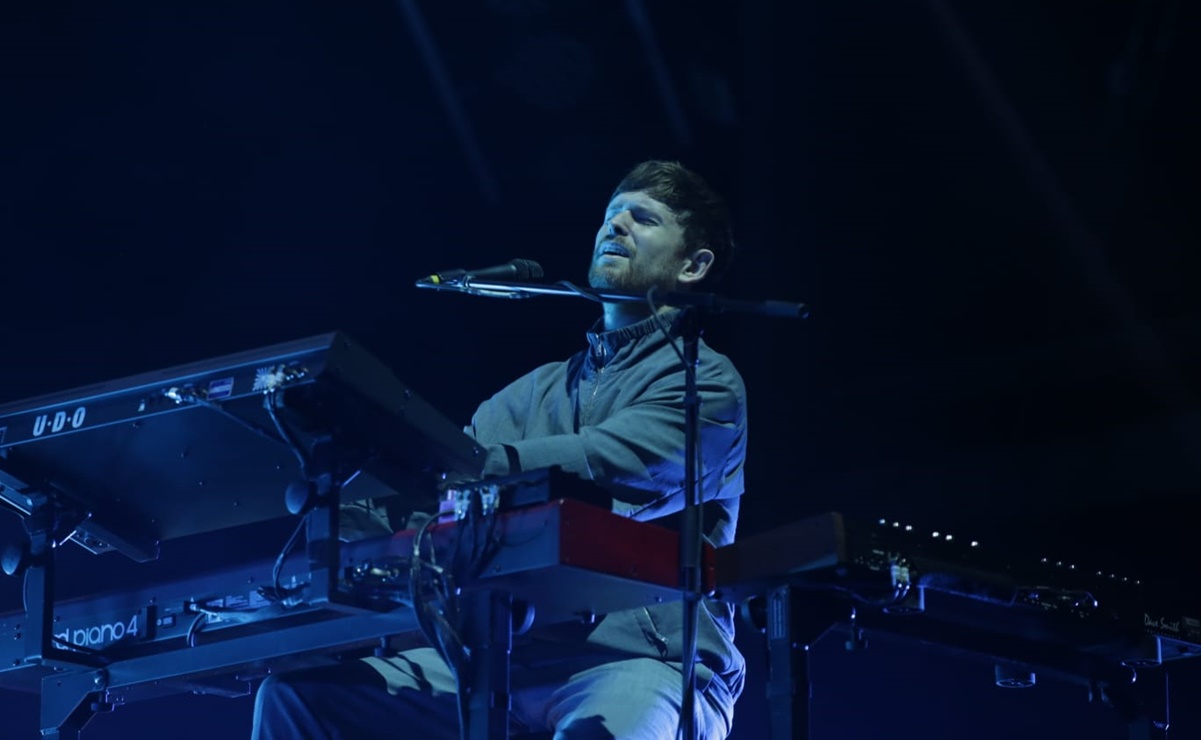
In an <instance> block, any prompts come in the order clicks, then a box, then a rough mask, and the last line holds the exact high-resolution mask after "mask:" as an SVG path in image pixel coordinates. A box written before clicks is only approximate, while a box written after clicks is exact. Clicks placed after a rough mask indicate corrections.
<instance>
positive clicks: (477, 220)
mask: <svg viewBox="0 0 1201 740" xmlns="http://www.w3.org/2000/svg"><path fill="white" fill-rule="evenodd" d="M414 9H415V10H416V11H418V12H417V13H416V14H414V13H413V12H412V11H413V10H414ZM640 18H641V19H642V20H643V21H644V22H640V21H639V19H640ZM1198 29H1199V25H1198V18H1197V12H1196V9H1195V8H1193V7H1192V6H1191V5H1189V4H1187V3H1179V2H1176V3H1173V2H1170V1H1169V0H1165V1H1164V2H1142V1H1140V2H1134V1H1133V0H1120V1H1115V2H1108V3H1101V4H1098V3H1094V2H1086V1H1085V0H1054V2H1034V0H1015V1H1014V2H1007V3H1003V4H984V5H983V6H982V5H981V4H979V3H969V2H951V1H950V0H910V1H906V2H881V1H879V0H848V1H846V2H840V3H813V2H808V1H807V0H802V2H796V3H792V2H774V3H773V2H769V1H768V0H746V1H745V2H741V3H723V2H716V1H710V2H685V1H684V0H661V1H658V2H637V1H636V0H628V1H623V2H619V1H618V0H574V1H573V2H551V1H550V0H464V1H462V2H430V1H428V0H427V1H426V2H417V1H416V0H413V1H412V2H398V3H395V4H394V3H387V2H364V3H356V4H352V5H349V6H345V5H343V4H339V3H332V2H329V3H321V2H291V3H285V2H272V1H271V0H262V2H258V3H253V4H246V3H235V2H225V3H220V2H212V3H205V4H203V6H202V7H201V6H195V5H185V4H182V3H170V2H169V3H161V2H159V3H152V2H134V1H131V2H125V3H113V4H100V3H92V2H61V1H60V2H38V3H30V2H25V3H20V2H10V3H6V4H4V6H3V8H2V9H0V33H2V34H3V36H2V41H3V42H2V43H0V49H3V51H2V52H0V54H2V55H3V56H2V62H3V66H2V67H0V80H3V83H2V84H3V88H2V95H0V99H3V101H4V105H3V109H2V110H0V142H2V143H0V185H2V187H3V190H2V191H0V296H2V300H3V320H2V321H0V402H3V401H14V400H19V399H22V398H26V397H30V396H33V395H37V394H40V393H44V392H50V391H56V390H60V389H64V388H69V387H73V386H77V385H82V384H85V383H91V382H96V381H100V380H106V379H111V378H118V377H122V376H125V375H130V374H134V373H139V372H143V371H147V370H153V369H158V368H163V367H168V366H170V365H173V364H177V363H180V362H185V361H192V360H199V359H204V358H208V357H213V356H216V355H220V354H224V353H227V352H232V351H237V350H243V349H251V348H255V347H259V346H263V345H266V344H270V343H273V342H277V341H284V340H288V339H293V338H298V337H302V336H307V335H311V334H317V333H320V332H323V331H327V330H331V329H342V330H345V331H347V332H348V333H350V334H351V335H352V336H355V337H356V338H358V339H359V340H360V341H361V342H362V343H363V344H365V345H367V346H368V347H370V348H372V350H373V351H374V352H375V353H376V354H378V355H379V356H380V357H381V358H382V359H384V360H385V361H387V362H388V363H389V364H390V365H392V366H393V367H394V368H395V369H396V371H397V373H398V374H399V375H400V376H401V377H402V378H404V379H405V380H406V381H407V382H409V383H410V384H412V385H413V386H414V387H415V388H417V389H418V390H419V391H420V392H421V393H422V394H423V395H424V396H426V397H427V398H429V399H430V400H432V401H433V402H434V403H435V405H436V406H437V407H438V408H439V409H440V410H441V411H443V412H444V413H445V414H446V415H447V416H448V417H450V418H451V419H454V420H455V421H457V422H460V421H463V420H466V418H467V417H468V415H469V414H470V412H471V410H472V409H473V408H474V406H475V404H476V403H478V401H479V400H480V399H481V398H483V397H485V396H486V395H487V394H489V393H491V392H492V391H494V390H495V389H497V388H498V387H500V386H501V385H502V384H503V383H505V382H506V381H507V380H509V379H510V378H512V377H513V376H515V375H516V374H518V373H519V372H521V371H523V370H524V369H526V368H528V367H530V366H532V365H533V364H535V363H538V362H542V361H545V360H550V359H556V358H560V357H562V356H564V355H566V354H567V353H569V352H571V351H573V350H574V349H575V348H577V347H578V346H579V343H580V341H581V335H582V332H583V330H584V329H585V328H586V327H587V325H588V324H589V323H590V322H591V320H592V319H593V317H594V315H595V311H594V308H593V307H592V306H591V305H590V304H587V303H585V302H583V301H570V300H566V299H558V298H546V299H538V300H536V301H526V302H502V301H488V300H484V299H480V298H474V297H469V296H459V295H435V294H430V293H426V292H424V291H417V290H415V289H413V287H412V282H413V279H414V278H416V277H417V276H419V275H423V274H428V273H430V272H432V271H435V270H439V269H444V268H452V267H472V266H481V265H490V264H495V263H499V262H503V261H506V260H508V259H510V258H511V257H515V256H520V257H526V258H531V259H536V260H538V261H539V262H541V263H542V264H543V266H544V267H545V269H546V272H547V274H548V277H550V278H552V279H570V280H582V279H583V276H584V273H585V270H586V264H587V260H588V254H589V249H590V244H591V241H590V240H591V238H592V234H593V233H594V230H595V228H596V227H597V226H598V225H599V220H600V218H601V215H602V212H603V207H604V204H605V201H606V199H607V196H608V193H609V191H610V189H611V188H612V186H613V184H614V183H615V181H616V179H617V178H618V177H619V176H620V175H621V174H622V173H623V172H624V170H625V169H627V168H628V167H629V166H630V165H632V164H633V163H634V162H636V161H638V160H640V159H643V158H648V157H660V158H678V159H681V160H682V161H684V162H685V163H686V164H689V165H690V166H692V167H694V168H695V169H697V170H699V171H701V172H703V173H705V174H706V175H708V176H709V177H710V179H711V180H713V181H714V183H715V184H716V185H718V186H719V187H720V188H721V189H722V190H723V191H724V192H726V193H728V194H729V196H730V199H731V202H732V205H733V207H734V211H735V214H736V217H737V224H736V225H737V231H738V236H739V238H740V244H741V246H742V248H743V251H742V254H741V255H740V257H739V260H738V263H737V264H736V267H735V270H734V272H733V274H732V275H731V276H730V280H729V281H728V282H727V283H726V284H725V286H724V291H725V292H726V294H728V295H731V296H734V297H740V298H772V299H781V300H795V301H804V302H806V303H808V304H810V305H811V306H812V307H813V314H812V318H811V319H810V320H809V321H806V322H789V321H784V320H779V319H762V318H758V317H751V316H738V315H725V316H721V317H718V318H716V319H714V320H713V321H712V322H711V324H710V326H709V328H708V332H707V337H708V339H709V341H710V343H711V344H713V345H714V346H716V347H718V348H719V349H721V350H722V351H724V352H726V353H727V354H729V355H730V356H731V357H733V358H734V360H735V361H736V362H737V363H738V365H739V366H740V368H741V369H742V372H743V374H744V376H745V379H746V381H747V385H748V387H749V392H750V402H751V404H752V408H751V414H752V416H751V433H752V441H751V445H752V447H751V452H750V459H749V468H748V486H749V489H748V495H747V497H746V503H745V506H744V519H743V525H742V533H743V534H744V535H750V534H754V533H757V532H762V531H765V530H767V529H769V528H771V527H774V526H777V525H779V524H780V523H782V522H785V521H788V520H792V519H799V518H801V517H804V516H807V515H811V514H816V513H819V512H823V511H831V510H833V511H843V512H846V513H847V514H848V515H851V516H855V517H862V518H872V519H874V518H876V517H878V516H886V517H889V518H900V519H904V520H905V521H908V522H913V523H914V524H917V525H919V526H923V527H925V526H929V527H936V528H944V529H946V528H953V529H955V530H956V531H959V532H963V533H964V534H965V535H970V536H977V537H979V538H980V539H981V540H984V541H986V542H989V543H998V544H1004V545H1013V546H1015V547H1020V548H1024V549H1026V550H1030V551H1038V552H1045V553H1048V554H1056V555H1059V556H1062V557H1070V558H1075V559H1079V560H1080V561H1081V562H1082V563H1087V564H1090V565H1091V564H1093V563H1096V564H1097V566H1098V567H1112V568H1119V569H1122V570H1123V571H1124V572H1129V571H1133V572H1137V573H1140V574H1142V575H1143V576H1144V577H1145V578H1147V579H1148V580H1150V581H1153V582H1155V583H1157V584H1159V585H1160V586H1161V587H1162V588H1164V589H1167V590H1169V591H1170V592H1171V593H1172V594H1173V595H1180V594H1183V595H1185V596H1187V595H1189V594H1191V593H1192V592H1194V591H1195V585H1194V584H1193V582H1192V581H1188V580H1184V577H1183V576H1184V574H1183V573H1182V569H1181V568H1179V567H1177V566H1179V565H1181V564H1182V563H1183V562H1184V560H1185V557H1186V553H1187V550H1186V543H1187V542H1189V541H1191V540H1190V539H1189V538H1191V537H1193V533H1192V530H1191V525H1192V522H1191V521H1190V520H1189V519H1188V518H1187V516H1186V515H1185V512H1186V511H1187V510H1188V508H1189V507H1190V506H1191V504H1192V502H1193V499H1194V498H1195V496H1196V495H1197V492H1198V489H1199V483H1201V476H1199V471H1198V463H1197V460H1198V459H1201V455H1198V451H1199V446H1198V441H1199V435H1201V415H1199V414H1198V410H1199V409H1198V402H1197V393H1198V382H1197V380H1196V378H1197V376H1198V370H1201V357H1199V356H1198V350H1197V348H1198V346H1201V343H1199V342H1198V341H1197V338H1198V329H1199V328H1201V305H1199V301H1198V298H1197V296H1198V291H1197V290H1196V289H1195V288H1194V283H1195V282H1196V278H1197V258H1196V252H1197V247H1196V244H1197V236H1198V233H1197V232H1198V228H1197V226H1198V224H1197V216H1196V213H1195V211H1194V210H1191V209H1190V208H1189V206H1190V205H1191V204H1192V203H1193V202H1194V200H1195V196H1196V193H1195V186H1196V174H1195V173H1196V172H1197V166H1198V164H1199V162H1198V156H1197V155H1198V151H1197V146H1196V144H1195V142H1194V138H1193V137H1194V132H1195V131H1196V130H1198V125H1199V123H1201V121H1199V116H1198V106H1197V97H1196V94H1195V84H1194V81H1193V78H1192V77H1191V76H1190V74H1189V73H1188V72H1187V70H1189V69H1191V68H1193V67H1195V65H1196V63H1197V59H1196V56H1197V53H1196V48H1197V44H1196V43H1195V42H1196V39H1197V32H1198ZM423 49H425V50H426V51H427V52H432V53H424V52H423ZM2 521H3V526H4V527H5V530H4V539H6V540H12V539H16V538H18V537H19V535H20V526H19V522H18V521H17V519H16V518H15V517H4V518H3V520H2ZM236 547H237V546H236V544H234V543H230V544H229V548H230V549H231V550H236ZM0 597H2V598H3V603H4V604H5V608H6V609H8V608H16V607H17V605H18V604H19V589H18V587H17V584H16V583H15V582H12V581H9V582H6V583H4V584H0ZM741 639H742V640H743V641H744V643H745V645H744V646H745V648H746V650H747V651H748V653H749V654H751V655H752V657H753V658H755V660H754V661H753V668H754V669H755V671H756V672H757V673H756V674H755V675H756V676H757V677H756V678H754V679H753V680H752V683H751V684H750V687H749V689H748V691H747V694H746V697H745V699H744V701H743V703H742V707H741V709H740V715H739V726H738V728H737V730H736V735H737V737H740V738H753V737H763V736H764V732H765V731H764V730H763V725H762V724H761V719H760V718H759V717H758V716H757V715H759V714H761V712H762V707H763V700H762V690H763V689H762V685H761V681H762V676H763V674H762V665H761V663H760V662H759V661H758V657H757V656H758V651H760V650H761V649H762V646H761V644H760V643H759V642H758V641H757V640H756V639H755V636H754V635H753V634H751V633H749V632H747V631H745V630H744V634H743V636H742V638H741ZM1191 668H1192V667H1191V666H1189V665H1187V664H1182V666H1181V679H1180V681H1178V683H1177V686H1178V688H1177V690H1176V692H1177V693H1178V694H1179V695H1181V696H1183V695H1184V694H1183V693H1181V692H1185V691H1187V687H1188V686H1193V687H1194V689H1195V686H1196V681H1195V680H1194V681H1193V683H1192V684H1188V683H1187V682H1188V681H1189V680H1190V679H1189V672H1190V671H1189V669H1191ZM1192 672H1194V673H1195V672H1196V669H1192ZM815 680H816V681H817V682H818V683H817V688H816V690H815V699H816V722H817V729H818V730H819V734H818V735H817V737H819V738H821V737H878V736H884V735H885V734H888V735H890V736H897V737H925V738H952V737H954V738H959V737H966V736H970V737H977V738H992V737H996V738H1001V737H1013V736H1016V735H1022V736H1024V737H1026V738H1029V739H1030V740H1036V739H1037V738H1052V737H1095V738H1120V737H1124V736H1125V735H1124V728H1123V727H1122V725H1121V723H1120V722H1119V721H1118V720H1117V718H1116V715H1115V714H1114V713H1113V712H1112V711H1110V710H1108V709H1107V708H1105V707H1099V706H1090V705H1088V704H1087V703H1086V696H1085V691H1084V689H1083V688H1081V687H1077V686H1070V685H1063V684H1056V683H1055V682H1052V681H1042V682H1040V684H1039V685H1038V686H1037V687H1036V688H1034V689H1031V690H1028V691H1003V690H1001V689H998V688H995V687H993V686H992V681H991V666H989V665H984V664H979V665H978V664H976V663H973V662H970V661H966V660H964V659H962V658H957V657H953V656H949V655H945V654H944V653H943V652H941V651H940V650H938V649H937V648H936V647H933V646H925V647H916V646H912V645H906V644H901V643H896V642H893V641H890V640H886V639H879V640H875V641H874V642H873V645H872V647H871V648H870V649H869V650H868V651H866V652H863V653H854V654H846V653H842V652H841V647H840V641H839V640H833V641H829V642H824V643H822V644H821V645H820V646H819V648H818V650H817V652H816V656H815ZM1180 687H1185V688H1180ZM0 700H2V701H3V705H4V708H5V716H6V728H9V729H7V731H8V732H10V733H11V734H12V736H14V737H26V736H29V737H32V736H34V733H35V731H36V717H35V715H36V713H35V711H34V702H33V699H32V697H27V696H22V695H16V694H6V695H4V696H3V697H2V699H0ZM1176 704H1177V707H1176V709H1177V714H1176V716H1175V717H1174V719H1175V724H1176V726H1177V728H1178V733H1179V734H1178V736H1179V737H1194V736H1201V719H1199V718H1197V717H1196V716H1192V717H1189V716H1188V715H1187V714H1186V713H1185V712H1186V709H1187V708H1183V707H1181V705H1182V704H1183V702H1181V701H1177V702H1176ZM249 705H250V701H249V699H244V700H228V699H214V698H211V697H182V698H171V699H163V700H159V701H154V702H146V703H140V704H135V705H131V706H129V707H125V708H121V709H120V710H119V711H118V712H116V713H114V714H112V715H109V716H103V717H100V718H99V719H97V720H96V721H95V722H94V724H93V725H92V726H91V727H90V728H89V730H88V733H87V736H89V737H90V738H92V740H100V739H101V738H105V737H123V738H128V737H160V736H162V735H164V734H166V731H165V729H164V728H170V729H169V732H170V734H171V735H173V736H176V737H179V738H186V737H208V736H210V735H217V734H220V735H223V736H224V735H228V734H233V735H238V734H241V733H243V732H244V731H245V730H246V728H247V716H248V709H249Z"/></svg>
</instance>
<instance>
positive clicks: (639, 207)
mask: <svg viewBox="0 0 1201 740" xmlns="http://www.w3.org/2000/svg"><path fill="white" fill-rule="evenodd" d="M688 263H689V260H688V255H687V252H686V250H685V249H684V227H683V226H681V225H680V223H679V221H677V220H676V216H675V214H674V213H672V212H671V209H670V208H668V207H667V206H665V205H663V204H662V203H660V202H659V201H657V200H655V199H654V198H652V197H650V196H649V195H647V194H646V193H644V192H642V191H636V192H630V193H619V194H618V195H617V196H616V197H615V198H613V200H612V201H610V202H609V207H608V209H607V210H606V211H605V220H604V222H603V223H602V224H601V227H600V230H599V231H597V232H596V243H595V244H594V246H593V251H592V267H591V268H590V269H589V270H588V284H589V285H591V286H592V287H593V288H600V289H604V288H609V289H613V290H630V291H643V290H648V289H650V287H651V286H655V287H656V288H659V289H662V290H668V291H671V290H676V289H677V281H678V280H679V279H680V275H681V273H682V272H683V271H684V269H685V267H686V266H687V265H688Z"/></svg>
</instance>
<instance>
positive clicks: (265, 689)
mask: <svg viewBox="0 0 1201 740" xmlns="http://www.w3.org/2000/svg"><path fill="white" fill-rule="evenodd" d="M733 250H734V244H733V241H732V239H731V237H730V229H729V218H728V213H727V210H726V207H725V205H724V204H723V202H722V200H721V199H720V198H719V197H718V196H717V195H716V194H715V193H714V192H713V191H712V190H711V189H710V188H709V186H708V185H707V184H706V183H705V182H704V181H703V180H702V179H701V178H700V177H698V176H697V175H696V174H694V173H692V172H691V171H689V170H687V169H685V168H684V167H682V166H681V165H679V164H678V163H675V162H661V161H649V162H644V163H642V164H639V165H638V166H636V167H634V169H633V170H631V171H630V172H629V173H628V174H627V175H626V177H625V178H624V179H623V180H622V181H621V183H619V184H618V186H617V188H616V190H615V191H614V193H613V196H612V198H611V200H610V202H609V206H608V208H607V210H606V211H605V218H604V221H603V222H602V224H601V227H600V229H599V230H598V232H597V235H596V240H595V243H594V245H593V252H592V263H591V267H590V269H589V273H588V280H589V284H590V285H591V286H592V287H594V288H598V289H606V288H607V289H614V290H628V291H639V292H648V291H650V290H651V289H652V288H654V289H657V290H659V291H686V290H689V289H692V288H694V287H696V286H697V285H700V284H701V283H702V281H704V283H705V284H706V286H707V285H708V284H709V283H710V282H711V281H713V280H714V279H716V277H717V276H718V273H719V270H723V269H724V268H725V267H726V265H727V264H728V263H729V261H730V259H731V258H732V256H733ZM652 298H653V294H652ZM603 310H604V316H603V318H602V319H601V321H599V322H598V324H597V325H596V326H594V327H593V329H592V331H590V332H588V334H587V339H588V347H587V348H586V349H584V350H581V351H580V352H578V353H576V354H575V355H573V356H572V357H571V358H569V359H568V360H566V361H565V362H557V363H551V364H548V365H544V366H542V367H539V368H537V369H535V370H533V371H532V372H530V373H528V374H526V375H525V376H523V377H521V378H519V379H517V380H516V381H514V382H513V383H511V384H510V385H508V386H507V387H505V388H504V389H503V390H501V391H500V392H499V393H497V394H496V395H495V396H493V397H492V398H491V399H489V400H488V401H485V402H484V403H483V404H482V405H481V406H480V407H479V408H478V409H477V411H476V413H475V415H474V417H473V419H472V423H471V426H470V427H469V428H468V430H467V431H468V432H469V433H470V434H473V435H474V436H475V437H476V439H477V440H479V442H481V443H482V444H484V445H485V446H486V448H487V457H486V460H485V464H484V469H483V471H482V475H483V476H496V475H508V474H513V473H517V472H521V471H523V470H536V469H541V468H547V467H551V466H556V465H557V466H559V467H560V468H562V469H563V470H564V471H566V472H568V473H573V474H575V475H578V476H580V477H581V478H584V479H586V480H590V481H595V482H596V483H598V484H600V485H601V486H602V487H603V489H604V490H605V491H606V492H607V493H608V494H609V495H611V496H612V500H611V508H612V510H613V511H614V512H617V513H619V514H623V515H626V516H629V517H631V518H635V519H639V520H652V519H654V520H660V519H663V518H664V517H669V516H670V515H672V514H675V513H677V512H679V511H680V510H681V509H682V508H683V505H684V500H685V499H684V493H685V492H684V489H683V482H684V434H685V430H684V406H683V401H684V386H685V377H684V368H683V364H682V362H681V356H680V355H679V354H678V351H679V349H680V347H679V343H680V319H681V312H680V311H679V310H678V309H673V308H670V307H664V306H655V307H654V308H652V306H651V304H650V303H648V302H614V303H605V304H604V309H603ZM699 353H700V354H699V365H698V370H697V388H698V391H699V393H700V397H701V409H700V416H701V430H700V435H699V439H700V443H701V444H700V447H701V464H700V466H699V469H698V477H699V479H700V488H701V495H702V497H703V500H704V501H705V522H706V525H707V532H706V536H707V537H708V538H709V540H710V541H711V542H712V543H713V544H714V545H717V546H721V545H725V544H729V543H730V542H731V541H732V540H733V538H734V530H735V526H736V523H737V519H738V501H739V496H741V494H742V492H743V464H744V459H745V452H746V407H745V390H744V388H743V383H742V379H741V377H740V376H739V374H738V372H737V370H736V369H735V368H734V366H733V365H732V364H731V363H730V361H729V360H728V359H726V358H725V357H723V356H722V355H720V354H718V353H716V352H714V351H713V350H711V349H710V348H709V347H708V346H707V345H705V344H704V343H703V342H702V343H701V346H700V350H699ZM663 523H664V524H668V525H670V524H672V521H671V520H670V519H668V520H665V521H663ZM682 617H683V609H682V606H681V605H680V604H679V603H672V604H663V605H657V606H652V607H647V608H641V609H632V610H628V611H622V612H616V613H613V614H609V615H607V616H605V617H603V618H602V619H601V620H600V621H599V622H597V623H596V624H594V625H585V624H569V625H556V626H552V627H548V628H545V629H536V630H535V632H534V634H532V635H531V636H529V637H528V638H527V639H524V640H523V641H522V642H521V644H520V645H517V646H515V649H514V653H513V659H512V712H511V717H512V720H513V724H514V726H515V727H516V728H518V729H521V728H525V729H528V730H533V731H547V730H551V731H554V733H555V738H556V739H557V740H567V739H569V738H570V739H576V738H588V739H589V740H591V739H593V738H596V739H598V740H599V739H601V738H621V739H633V738H645V739H646V740H670V739H671V738H674V737H675V733H676V727H677V723H678V720H679V712H680V707H681V698H682V693H683V676H682V674H681V668H680V659H681V656H682V654H683V646H682V637H683V629H682ZM697 648H698V650H697V657H698V661H699V662H698V664H697V671H696V673H697V687H698V696H697V701H696V723H695V725H696V727H697V729H698V731H699V733H700V736H701V737H703V738H706V740H710V739H712V740H718V739H720V738H724V737H725V736H726V735H727V734H728V732H729V729H730V726H731V722H732V717H733V707H734V702H735V700H736V699H737V698H738V695H739V693H741V691H742V685H743V675H744V671H745V663H744V661H743V658H742V656H741V655H740V654H739V652H738V651H737V649H736V648H735V647H734V628H733V614H732V611H731V609H730V607H728V606H723V605H719V604H716V603H713V602H709V601H706V602H704V605H703V607H702V608H701V609H700V617H699V627H698V637H697ZM335 672H336V673H335ZM458 731H459V723H458V711H457V705H456V691H455V683H454V680H453V677H452V674H451V673H450V671H449V670H448V668H447V667H446V665H445V663H444V662H443V661H442V659H441V657H440V656H439V655H438V653H437V652H436V651H435V650H434V649H433V648H421V649H417V650H410V651H405V652H402V653H400V654H398V655H397V656H395V657H391V658H382V657H371V658H365V659H363V660H362V661H361V662H356V663H353V664H348V665H345V666H338V667H336V668H334V669H314V670H313V671H307V672H306V671H300V672H296V673H292V674H284V675H282V676H273V677H271V678H269V679H268V680H267V681H265V682H264V684H263V686H262V687H261V688H260V690H259V695H258V698H257V702H256V706H255V729H254V736H255V737H256V738H263V739H267V738H283V737H287V738H298V737H304V738H308V737H396V738H419V739H420V740H427V739H429V738H457V737H458Z"/></svg>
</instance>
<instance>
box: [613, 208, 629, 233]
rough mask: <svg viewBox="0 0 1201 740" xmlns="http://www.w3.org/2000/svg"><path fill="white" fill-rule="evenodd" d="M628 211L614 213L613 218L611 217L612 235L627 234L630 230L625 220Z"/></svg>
mask: <svg viewBox="0 0 1201 740" xmlns="http://www.w3.org/2000/svg"><path fill="white" fill-rule="evenodd" d="M626 213H628V212H627V211H623V212H621V213H615V214H613V218H611V219H609V234H610V235H612V236H627V235H629V233H630V230H629V228H628V226H627V224H626V222H625V218H624V216H625V214H626Z"/></svg>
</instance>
